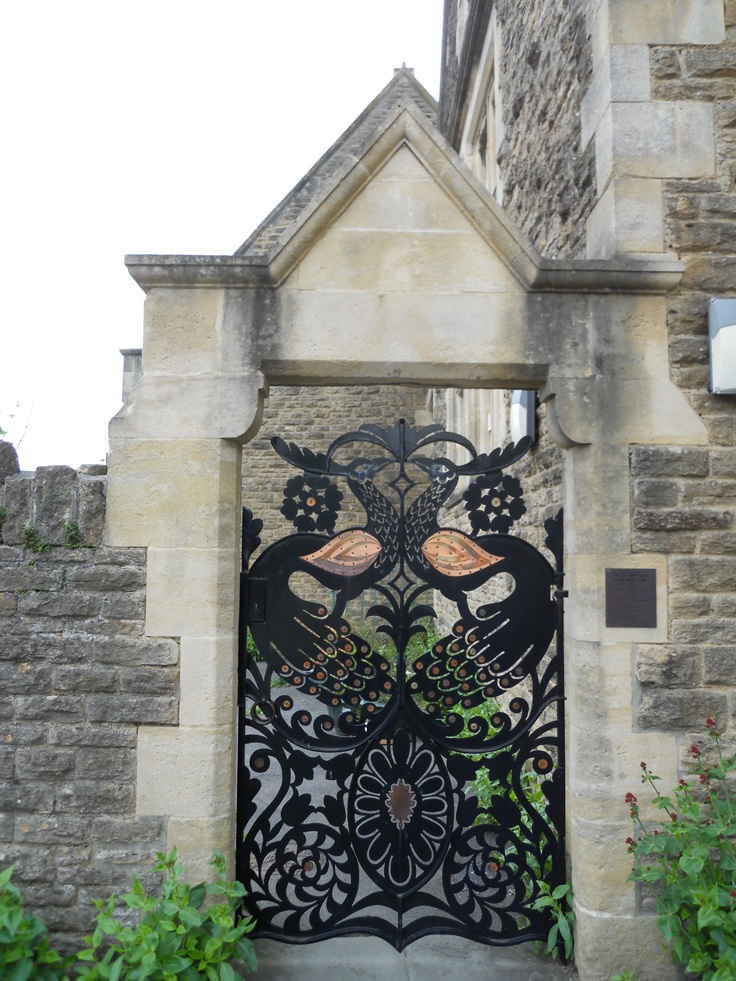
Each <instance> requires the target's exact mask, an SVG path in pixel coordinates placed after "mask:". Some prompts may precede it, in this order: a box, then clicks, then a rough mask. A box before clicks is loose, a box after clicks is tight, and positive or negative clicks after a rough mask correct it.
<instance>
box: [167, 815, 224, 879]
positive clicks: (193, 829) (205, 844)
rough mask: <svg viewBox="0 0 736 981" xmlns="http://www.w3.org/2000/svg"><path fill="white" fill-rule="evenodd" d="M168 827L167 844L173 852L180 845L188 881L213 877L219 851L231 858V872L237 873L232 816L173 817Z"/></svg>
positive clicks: (179, 855)
mask: <svg viewBox="0 0 736 981" xmlns="http://www.w3.org/2000/svg"><path fill="white" fill-rule="evenodd" d="M166 830H167V836H166V847H167V849H168V850H169V851H170V850H171V849H172V848H174V847H176V851H177V856H178V857H179V858H180V859H181V861H182V862H183V863H184V871H185V874H186V878H187V881H188V882H202V881H205V882H211V881H212V880H213V878H214V876H213V870H212V866H211V865H210V862H211V860H212V853H213V851H215V850H216V851H219V852H223V854H224V855H225V856H226V858H227V859H228V874H229V875H233V874H234V869H233V867H232V866H233V858H232V856H233V852H234V843H235V830H234V822H233V819H232V817H222V818H187V817H171V818H169V821H168V825H167V829H166Z"/></svg>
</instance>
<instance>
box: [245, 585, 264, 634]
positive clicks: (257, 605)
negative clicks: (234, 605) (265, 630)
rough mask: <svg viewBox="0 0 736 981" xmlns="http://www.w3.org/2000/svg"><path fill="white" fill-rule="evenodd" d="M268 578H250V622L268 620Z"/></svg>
mask: <svg viewBox="0 0 736 981" xmlns="http://www.w3.org/2000/svg"><path fill="white" fill-rule="evenodd" d="M266 583H267V580H266V579H251V578H249V579H248V623H265V621H266Z"/></svg>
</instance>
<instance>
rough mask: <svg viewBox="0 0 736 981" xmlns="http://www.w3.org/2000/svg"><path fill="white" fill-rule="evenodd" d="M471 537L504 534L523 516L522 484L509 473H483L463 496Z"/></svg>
mask: <svg viewBox="0 0 736 981" xmlns="http://www.w3.org/2000/svg"><path fill="white" fill-rule="evenodd" d="M463 500H464V501H465V510H466V511H467V512H468V516H469V518H470V524H471V527H472V529H473V534H474V535H477V534H479V533H480V532H482V531H495V532H498V533H499V534H502V535H505V534H506V532H507V531H508V530H509V528H510V527H511V525H512V524H513V523H514V522H515V521H518V520H519V518H520V517H521V516H522V514H525V513H526V504H524V499H523V497H522V490H521V482H520V481H519V480H518V479H517V478H516V477H509V476H508V474H504V475H501V474H500V473H495V474H482V475H481V476H480V477H478V478H477V479H476V480H474V481H473V483H472V484H471V485H470V487H468V489H467V490H466V491H465V493H464V494H463Z"/></svg>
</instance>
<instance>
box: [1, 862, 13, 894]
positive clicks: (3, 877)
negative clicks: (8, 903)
mask: <svg viewBox="0 0 736 981" xmlns="http://www.w3.org/2000/svg"><path fill="white" fill-rule="evenodd" d="M14 869H15V866H14V865H11V866H10V868H8V869H5V871H4V872H0V889H4V888H5V886H7V884H8V883H9V882H10V877H11V875H12V874H13V870H14Z"/></svg>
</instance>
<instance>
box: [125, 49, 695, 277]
mask: <svg viewBox="0 0 736 981" xmlns="http://www.w3.org/2000/svg"><path fill="white" fill-rule="evenodd" d="M435 118H436V104H435V102H434V100H433V99H432V97H431V96H430V95H429V94H428V93H427V92H426V90H425V89H424V88H423V87H422V86H421V85H420V84H419V83H418V82H417V81H416V79H415V78H414V76H413V73H411V71H410V70H409V69H406V68H402V69H399V70H398V71H397V74H396V76H395V77H394V79H393V80H392V81H391V83H390V84H389V85H388V86H386V88H385V89H384V90H383V91H382V92H381V93H380V94H379V95H378V96H377V97H376V99H374V101H373V102H372V103H371V104H370V105H369V106H368V107H367V108H366V109H365V110H364V112H363V113H361V115H360V116H359V117H358V118H357V119H356V120H355V122H354V123H353V124H352V125H351V127H350V128H349V129H348V130H347V131H346V132H345V133H344V134H343V136H341V137H340V139H338V140H337V142H336V143H335V144H334V145H333V146H332V147H330V149H329V150H328V151H327V152H326V153H325V154H324V155H323V157H322V158H321V159H320V160H319V161H318V162H317V163H316V164H315V166H314V167H313V168H312V169H311V170H310V171H309V173H308V174H306V175H305V177H304V178H303V179H302V180H301V181H300V182H299V183H298V184H297V185H296V187H295V188H294V189H293V190H292V191H291V192H290V193H289V194H288V195H287V196H286V197H285V198H284V199H283V201H282V202H281V203H280V204H279V205H278V206H277V207H276V208H275V209H274V210H273V211H272V212H271V214H270V215H269V216H268V217H267V218H266V219H265V220H264V221H263V222H262V223H261V225H259V226H258V228H257V229H256V230H255V231H254V232H253V234H252V235H251V236H250V237H249V238H248V239H247V240H246V242H245V243H244V244H243V245H242V246H241V247H240V249H238V250H237V252H236V253H235V254H234V255H233V256H130V257H128V258H127V260H126V261H127V264H128V268H129V270H130V272H131V275H133V277H134V278H135V279H136V281H137V282H138V283H139V284H140V285H141V286H142V287H143V288H144V289H146V290H147V289H150V288H152V287H154V286H173V285H177V284H179V285H197V286H249V285H250V286H255V285H263V286H269V285H270V286H279V285H280V284H282V283H283V282H284V281H285V280H286V279H287V278H288V277H290V276H291V275H292V274H294V272H295V270H296V269H297V267H299V266H300V265H301V264H302V263H305V262H306V261H307V257H308V256H310V254H311V253H312V252H313V250H314V249H316V248H317V247H318V245H319V243H323V245H325V246H326V245H327V244H328V243H327V242H326V238H327V237H332V238H333V239H334V238H335V237H336V236H337V235H342V236H343V237H345V236H344V233H345V232H346V230H347V229H348V228H352V229H353V230H354V231H355V230H357V229H360V230H361V231H362V233H363V234H362V235H357V234H356V235H354V236H353V238H354V242H353V244H354V245H355V246H356V248H355V250H354V252H353V251H351V250H348V251H347V252H344V251H343V254H342V260H343V261H344V260H346V259H347V260H348V262H349V263H350V266H351V268H353V270H354V272H355V274H356V275H363V274H364V273H365V272H366V266H365V257H366V249H365V248H364V246H366V245H367V242H368V239H367V236H368V235H369V234H373V239H374V241H373V247H372V248H371V249H370V251H371V253H372V255H373V257H374V260H375V258H376V256H377V255H378V251H379V250H380V249H381V248H382V247H386V248H387V252H386V253H385V255H384V258H383V260H382V265H383V267H384V268H386V269H389V271H390V272H391V274H392V275H394V276H396V275H398V274H399V270H397V268H396V265H397V256H396V251H395V247H396V235H397V233H398V234H401V235H403V237H404V243H403V244H404V250H403V252H402V254H401V265H402V266H403V267H404V268H403V271H402V275H403V276H404V277H405V282H406V284H407V286H408V287H409V288H412V289H414V288H417V287H418V284H419V283H420V281H421V276H420V277H418V278H417V277H414V278H412V275H411V265H412V262H414V264H415V266H416V267H417V268H419V267H420V266H421V267H423V268H424V270H425V274H426V275H430V274H431V272H430V271H431V268H432V266H433V262H432V253H433V251H434V253H435V254H437V255H440V254H441V255H442V256H443V258H444V273H443V274H445V275H449V276H450V282H448V287H451V286H452V285H453V281H454V280H455V277H454V274H453V273H452V268H451V267H452V266H453V264H454V265H455V267H459V266H460V265H462V264H463V263H464V262H467V269H468V271H469V272H470V271H471V270H472V269H473V268H474V267H475V268H476V275H478V276H481V277H482V278H483V282H484V283H485V288H486V289H489V290H491V291H493V290H494V289H499V288H500V281H499V279H498V277H499V275H500V272H499V270H500V268H501V267H502V268H503V270H504V272H503V276H505V277H506V279H507V281H508V288H510V289H512V290H513V289H519V288H521V289H523V290H529V291H540V290H541V291H545V292H546V291H554V292H561V291H562V292H608V291H610V290H623V291H632V292H648V293H651V292H666V291H668V290H670V289H672V288H673V286H674V285H676V283H677V281H678V280H679V277H680V275H681V272H682V266H681V264H680V263H679V262H678V261H677V260H676V259H675V258H674V257H672V256H667V255H665V256H661V255H660V256H646V257H645V256H642V257H627V258H614V259H613V260H605V261H603V260H597V261H591V260H556V259H547V258H545V257H543V256H542V255H541V254H540V253H539V251H538V250H537V249H536V248H535V247H534V246H533V245H532V244H531V242H530V241H529V239H528V238H527V237H526V235H524V233H522V232H521V231H520V230H519V229H518V228H517V226H516V225H515V224H514V222H513V221H512V220H511V219H510V218H509V216H508V215H507V214H506V213H505V212H504V211H503V209H502V208H501V207H500V206H499V205H498V204H497V202H496V201H495V200H494V199H493V197H492V196H491V195H490V194H489V193H488V191H487V190H486V189H485V187H484V186H483V185H482V184H481V183H480V182H479V181H478V180H477V179H476V178H475V177H474V175H473V174H472V173H471V171H470V170H469V169H468V168H467V167H466V165H465V164H464V163H463V162H462V160H461V159H460V157H459V156H458V154H457V153H456V152H455V150H454V149H453V148H452V147H451V146H450V145H449V144H448V143H447V141H446V140H445V139H444V137H443V136H442V134H441V133H440V132H439V130H438V128H437V126H436V123H435ZM399 171H401V175H402V176H400V175H399ZM371 208H373V211H371ZM333 233H334V234H333ZM443 234H444V235H445V238H444V240H443V239H442V236H443ZM412 235H413V236H414V237H415V241H414V242H413V243H412V241H411V236H412ZM422 235H423V236H424V237H425V243H424V245H425V246H426V248H419V246H418V242H417V241H416V236H422ZM449 235H454V236H455V240H454V241H453V242H452V247H453V248H454V249H455V253H454V255H453V256H450V242H451V240H450V238H449V237H448V236H449ZM361 238H362V239H363V243H362V244H361V245H358V242H359V239H361ZM440 241H443V243H444V244H439V242H440ZM329 244H330V245H332V244H333V243H329ZM412 250H413V251H412ZM468 250H469V251H468ZM331 252H332V260H334V258H335V253H334V250H331ZM420 253H422V254H421V255H420ZM481 256H483V258H481ZM353 259H354V262H353ZM374 260H371V261H374ZM317 261H318V260H317V257H316V256H311V258H310V267H311V268H312V269H314V267H315V263H316V262H317ZM324 261H325V262H326V261H328V260H327V258H326V257H325V258H324ZM330 261H331V260H330ZM478 263H479V264H478ZM498 263H500V264H501V267H499V266H498ZM360 264H362V266H361V268H358V266H359V265H360ZM369 265H370V263H369ZM343 271H344V272H347V271H348V267H347V266H343ZM376 271H378V270H376ZM472 282H473V277H472V275H471V276H470V278H469V279H468V281H467V284H466V286H467V288H472ZM494 283H495V285H494ZM455 285H457V283H455ZM374 287H377V288H379V289H381V288H382V285H381V283H380V282H378V281H376V283H374ZM504 288H506V287H504Z"/></svg>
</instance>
